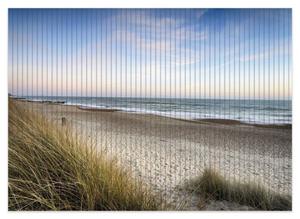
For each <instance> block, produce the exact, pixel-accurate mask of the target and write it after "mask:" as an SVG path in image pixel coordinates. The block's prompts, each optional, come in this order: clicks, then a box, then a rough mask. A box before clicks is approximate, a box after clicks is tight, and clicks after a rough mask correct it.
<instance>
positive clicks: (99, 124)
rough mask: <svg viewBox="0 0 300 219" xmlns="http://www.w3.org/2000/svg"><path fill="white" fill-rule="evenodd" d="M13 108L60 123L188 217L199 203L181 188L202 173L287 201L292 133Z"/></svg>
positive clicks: (56, 108)
mask: <svg viewBox="0 0 300 219" xmlns="http://www.w3.org/2000/svg"><path fill="white" fill-rule="evenodd" d="M15 101H16V102H17V103H18V104H19V105H20V106H22V107H26V108H27V109H30V110H32V111H34V112H37V113H38V114H42V115H44V116H45V117H47V118H49V119H50V120H52V121H54V122H56V123H57V124H58V125H61V123H62V122H61V121H62V118H65V121H66V123H67V125H68V126H70V127H71V130H72V131H73V133H74V136H78V137H80V138H83V139H86V141H87V144H88V145H90V146H91V147H94V148H95V149H96V150H98V151H105V152H106V153H107V154H108V156H111V157H112V158H114V157H116V158H117V160H118V162H120V165H121V166H122V167H123V168H124V169H126V170H127V171H129V172H130V173H131V174H132V175H133V176H134V177H135V178H137V179H139V180H142V181H143V182H144V183H145V184H147V185H148V186H149V187H150V188H151V189H153V191H155V192H156V193H157V194H160V195H162V197H164V198H165V199H166V201H167V202H168V203H171V204H174V205H177V206H178V205H182V204H183V203H184V205H185V206H186V208H187V209H192V210H197V209H198V207H197V197H194V196H191V195H190V194H187V193H186V192H184V191H183V190H182V186H183V185H184V183H186V182H188V181H189V180H191V179H193V178H195V177H197V176H200V175H201V173H202V172H203V171H204V170H205V169H206V168H211V169H216V170H218V172H220V174H221V175H222V176H224V177H226V179H228V180H233V181H237V182H241V183H246V182H255V183H260V184H262V185H263V186H265V187H266V188H267V189H270V190H272V191H274V192H277V193H280V194H291V189H292V185H291V184H292V166H291V165H292V129H291V127H287V126H259V125H248V124H242V123H239V122H232V121H226V120H225V121H221V120H218V121H216V120H198V121H188V120H179V119H173V118H167V117H161V116H156V115H150V114H137V113H128V112H123V111H115V110H90V109H80V108H78V107H76V106H67V105H62V104H53V103H38V102H28V101H24V100H15ZM212 205H214V203H212ZM206 208H207V209H209V208H210V207H209V206H206Z"/></svg>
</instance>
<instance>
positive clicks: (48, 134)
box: [8, 100, 161, 210]
mask: <svg viewBox="0 0 300 219" xmlns="http://www.w3.org/2000/svg"><path fill="white" fill-rule="evenodd" d="M8 170H9V184H8V186H9V194H8V196H9V203H8V204H9V210H158V209H161V205H160V204H159V203H158V202H157V200H159V198H158V199H157V198H155V196H154V195H152V194H151V193H150V191H149V190H148V189H146V188H145V186H141V184H139V183H137V182H136V181H135V180H133V179H132V178H131V177H130V175H128V174H127V173H126V172H124V171H123V170H121V169H120V168H119V167H118V166H117V165H116V162H114V161H113V160H108V159H106V158H105V155H104V154H100V153H96V152H95V151H93V150H92V149H90V148H89V147H86V146H85V145H84V143H83V142H82V141H76V140H74V138H73V137H72V134H70V132H68V130H67V129H66V128H62V127H59V126H58V125H56V126H55V125H54V124H53V123H51V122H49V121H47V120H46V119H44V118H42V117H40V116H37V115H35V114H32V113H30V112H28V111H26V110H24V109H23V108H22V107H20V106H18V104H16V103H13V101H11V100H10V102H9V159H8Z"/></svg>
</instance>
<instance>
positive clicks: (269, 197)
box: [186, 170, 292, 210]
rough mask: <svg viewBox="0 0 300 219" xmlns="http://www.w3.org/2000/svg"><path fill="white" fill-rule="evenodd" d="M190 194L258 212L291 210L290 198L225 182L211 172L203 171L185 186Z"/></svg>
mask: <svg viewBox="0 0 300 219" xmlns="http://www.w3.org/2000/svg"><path fill="white" fill-rule="evenodd" d="M186 189H187V190H188V191H190V192H193V193H196V194H199V195H200V196H201V197H202V198H204V199H205V200H211V199H213V200H220V201H222V200H226V201H229V202H236V203H239V204H241V205H247V206H251V207H253V208H255V209H260V210H291V208H292V202H291V197H289V196H282V195H279V194H274V193H272V192H271V191H267V190H266V189H264V188H263V187H261V186H259V185H257V184H254V183H249V184H241V183H235V182H229V181H226V180H225V179H224V178H223V177H222V176H220V175H219V174H218V173H217V172H215V171H213V170H205V171H204V173H203V175H202V176H201V177H199V178H197V179H195V180H192V181H191V182H189V183H188V184H187V185H186Z"/></svg>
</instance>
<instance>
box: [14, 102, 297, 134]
mask: <svg viewBox="0 0 300 219" xmlns="http://www.w3.org/2000/svg"><path fill="white" fill-rule="evenodd" d="M10 98H12V99H14V100H17V101H24V102H29V103H41V104H53V105H62V106H73V107H77V108H78V109H79V110H84V111H92V112H122V113H128V114H141V115H153V116H159V117H163V118H170V119H175V120H181V121H186V122H195V123H213V124H220V125H243V126H250V127H251V126H253V127H259V128H277V129H292V126H293V125H292V124H287V123H283V124H280V123H279V124H276V123H275V124H274V123H270V124H267V123H266V124H263V123H249V122H244V121H240V120H235V119H219V118H197V119H185V118H176V117H172V116H166V115H160V114H155V113H146V112H144V113H143V112H136V111H126V110H122V109H117V108H97V107H88V106H78V105H76V104H66V102H65V101H49V100H38V101H36V100H29V99H26V98H18V97H10Z"/></svg>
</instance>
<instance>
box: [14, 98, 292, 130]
mask: <svg viewBox="0 0 300 219" xmlns="http://www.w3.org/2000/svg"><path fill="white" fill-rule="evenodd" d="M18 98H24V99H27V100H30V101H37V102H45V101H47V102H54V103H55V102H56V103H60V104H64V105H74V106H79V107H81V108H89V109H116V110H120V111H124V112H128V113H142V114H154V115H160V116H165V117H172V118H179V119H186V120H199V119H229V120H237V121H240V122H243V123H250V124H274V125H276V124H278V125H284V124H292V101H291V100H258V99H256V100H254V99H182V98H181V99H179V98H137V97H66V96H57V97H55V96H21V97H18Z"/></svg>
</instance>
